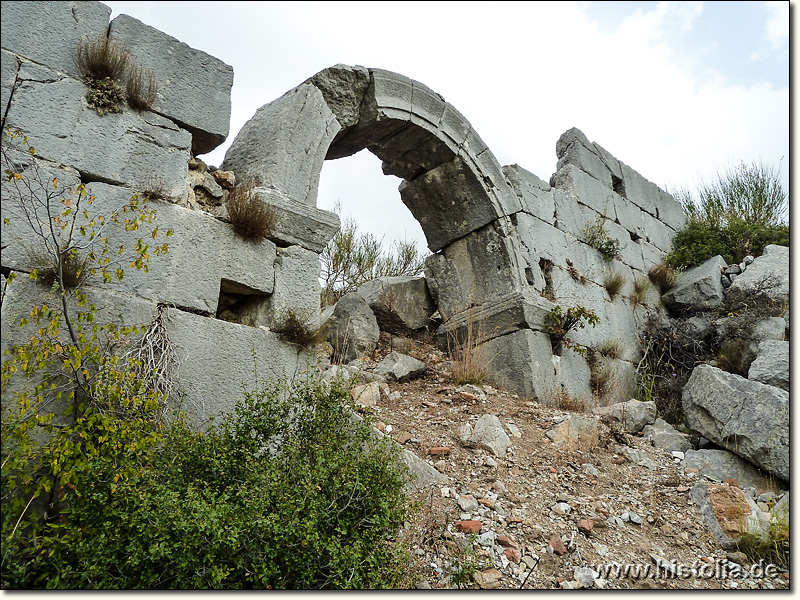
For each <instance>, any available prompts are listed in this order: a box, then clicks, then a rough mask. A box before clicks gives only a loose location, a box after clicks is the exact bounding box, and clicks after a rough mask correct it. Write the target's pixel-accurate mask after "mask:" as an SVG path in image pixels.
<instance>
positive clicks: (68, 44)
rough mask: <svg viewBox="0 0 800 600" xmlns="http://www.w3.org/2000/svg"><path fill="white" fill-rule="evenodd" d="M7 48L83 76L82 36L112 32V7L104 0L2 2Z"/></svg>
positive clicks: (1, 31)
mask: <svg viewBox="0 0 800 600" xmlns="http://www.w3.org/2000/svg"><path fill="white" fill-rule="evenodd" d="M2 11H3V20H2V26H0V37H1V38H2V40H3V41H2V45H3V48H5V49H6V50H9V51H11V52H13V53H14V54H18V55H19V56H22V57H24V58H27V59H29V60H32V61H35V62H37V63H40V64H42V65H46V66H47V67H49V68H51V69H53V70H55V71H59V72H61V73H66V74H68V75H70V76H71V77H74V78H76V79H79V78H80V76H81V74H80V72H79V71H78V67H77V66H76V65H75V60H74V56H75V49H76V48H77V47H78V43H79V42H80V41H81V38H83V37H87V38H89V39H94V38H96V37H98V36H101V35H105V34H106V31H108V19H109V18H110V17H111V8H109V7H108V6H106V5H105V4H102V3H100V2H49V1H48V2H43V1H42V2H7V1H4V2H3V3H2Z"/></svg>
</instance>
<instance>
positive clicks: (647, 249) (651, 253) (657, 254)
mask: <svg viewBox="0 0 800 600" xmlns="http://www.w3.org/2000/svg"><path fill="white" fill-rule="evenodd" d="M630 245H631V246H632V245H633V244H630ZM638 246H639V250H641V252H642V273H644V274H647V272H648V271H650V269H652V268H653V267H654V266H656V265H659V264H661V263H662V262H664V252H662V251H661V250H659V249H658V248H656V247H655V246H653V245H652V244H648V243H646V242H643V241H640V242H639V244H638ZM623 257H624V253H623ZM631 266H632V267H635V265H633V264H631Z"/></svg>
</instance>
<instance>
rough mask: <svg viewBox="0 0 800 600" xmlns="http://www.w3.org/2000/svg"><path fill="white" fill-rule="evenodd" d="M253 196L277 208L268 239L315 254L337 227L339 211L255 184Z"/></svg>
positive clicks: (323, 246)
mask: <svg viewBox="0 0 800 600" xmlns="http://www.w3.org/2000/svg"><path fill="white" fill-rule="evenodd" d="M254 191H255V194H256V196H257V197H258V198H259V199H260V200H261V201H262V202H266V203H267V204H271V205H272V206H274V207H275V208H276V209H277V210H278V222H277V224H276V226H275V229H274V230H273V231H272V235H271V236H270V239H272V240H274V241H276V242H278V243H279V244H281V245H282V246H283V245H289V246H291V245H298V246H302V247H303V248H305V249H306V250H310V251H312V252H316V253H317V254H319V253H320V252H322V250H323V249H324V248H325V245H326V244H327V243H328V242H329V241H330V240H331V239H333V236H334V235H336V232H337V231H339V225H340V220H339V215H337V214H336V213H333V212H330V211H327V210H320V209H318V208H316V207H314V206H308V205H306V204H303V203H301V202H296V201H294V200H291V199H290V198H287V197H286V196H285V195H284V194H282V193H280V192H278V191H277V190H274V189H270V188H264V187H257V188H255V190H254Z"/></svg>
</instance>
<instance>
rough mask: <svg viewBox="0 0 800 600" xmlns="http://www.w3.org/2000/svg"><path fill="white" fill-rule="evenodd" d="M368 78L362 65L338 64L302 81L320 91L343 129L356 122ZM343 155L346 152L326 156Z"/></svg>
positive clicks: (367, 72) (366, 70) (331, 157)
mask: <svg viewBox="0 0 800 600" xmlns="http://www.w3.org/2000/svg"><path fill="white" fill-rule="evenodd" d="M369 79H370V76H369V70H368V69H365V68H364V67H359V66H355V67H351V66H349V65H342V64H338V65H334V66H333V67H329V68H327V69H324V70H322V71H320V72H319V73H317V74H316V75H314V76H313V77H311V78H309V79H308V80H307V81H305V82H304V83H310V84H312V85H313V86H314V87H316V88H317V89H318V90H319V91H320V92H322V95H323V96H324V98H325V102H326V103H327V105H328V107H329V108H330V109H331V110H332V111H333V112H334V114H335V115H336V119H337V120H338V121H339V125H341V126H342V128H343V129H344V128H347V127H351V126H353V125H355V124H356V123H358V119H359V115H360V111H361V102H362V100H363V99H364V94H366V92H367V88H368V87H369ZM331 148H333V146H332V147H331ZM359 150H360V148H359ZM343 156H348V154H341V155H336V156H328V158H329V159H333V158H341V157H343Z"/></svg>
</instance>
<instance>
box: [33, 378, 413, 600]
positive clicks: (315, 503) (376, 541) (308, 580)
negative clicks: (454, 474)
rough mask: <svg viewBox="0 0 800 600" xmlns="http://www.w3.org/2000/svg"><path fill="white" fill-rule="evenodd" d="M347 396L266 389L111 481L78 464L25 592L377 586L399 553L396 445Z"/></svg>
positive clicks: (397, 570)
mask: <svg viewBox="0 0 800 600" xmlns="http://www.w3.org/2000/svg"><path fill="white" fill-rule="evenodd" d="M353 409H354V407H353V406H352V400H351V399H350V395H349V392H348V390H347V389H345V388H343V387H340V386H337V385H333V386H329V387H323V386H322V385H321V384H319V383H317V382H315V381H313V380H306V381H302V382H298V383H296V384H293V385H291V386H290V387H288V388H287V387H286V385H281V384H277V383H268V384H265V385H264V386H262V387H261V388H260V389H258V390H256V391H254V392H252V393H247V394H246V395H245V398H244V400H242V401H241V402H239V403H238V404H237V407H236V410H235V411H234V412H233V413H232V414H231V415H229V416H227V417H225V418H224V420H223V421H222V422H221V423H220V424H219V425H218V426H211V427H210V428H209V429H208V430H207V431H206V432H204V433H200V432H195V431H192V430H190V429H189V428H188V427H186V426H185V425H184V423H183V422H180V421H179V422H177V423H175V424H174V425H173V426H172V427H171V428H170V429H169V430H168V431H167V432H166V433H165V434H164V436H163V442H162V443H161V444H160V445H159V446H158V447H157V448H152V449H150V450H146V451H144V452H142V453H141V455H140V460H139V462H138V465H139V471H138V472H137V473H135V475H134V476H130V477H127V478H124V479H122V478H118V477H116V474H117V470H116V467H115V465H114V464H113V462H111V461H102V460H98V461H92V463H91V465H90V468H88V469H87V470H86V471H85V473H84V475H83V485H84V491H83V493H82V494H81V495H80V496H78V495H77V494H72V495H69V496H68V497H67V498H66V500H65V502H64V507H63V509H62V510H61V513H60V518H59V520H58V521H57V523H55V524H54V526H53V527H52V528H51V535H48V536H47V537H44V538H40V539H39V540H38V547H37V548H36V549H35V550H33V549H29V550H28V551H29V552H30V553H32V554H38V555H48V557H47V560H46V561H39V562H34V563H29V564H30V565H31V569H32V570H33V572H32V573H29V574H28V576H29V577H28V580H27V581H28V582H30V583H32V584H34V585H37V584H38V585H47V586H48V587H60V588H72V589H159V588H171V589H223V588H224V589H243V588H244V589H248V588H250V589H252V588H276V589H283V588H294V589H312V588H336V589H345V588H349V589H361V588H372V587H385V586H386V587H391V586H392V585H393V584H394V582H395V581H397V580H398V579H399V578H400V577H402V576H403V572H404V565H405V563H406V561H407V560H408V554H407V553H406V552H405V551H404V550H403V549H402V548H400V547H397V546H396V545H394V544H392V543H391V538H392V537H393V536H394V535H395V534H396V533H397V531H398V530H399V527H400V525H401V523H402V521H403V519H404V516H405V514H406V510H407V508H408V506H407V500H406V496H405V495H404V493H403V487H404V481H405V480H404V477H403V475H402V472H401V471H400V469H399V465H400V464H401V461H400V459H399V457H398V454H397V453H398V451H399V450H397V447H396V446H394V445H392V443H391V441H390V440H389V439H388V438H382V439H374V438H373V433H372V428H371V426H370V424H369V423H368V422H367V421H363V420H357V418H356V417H354V412H353Z"/></svg>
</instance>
